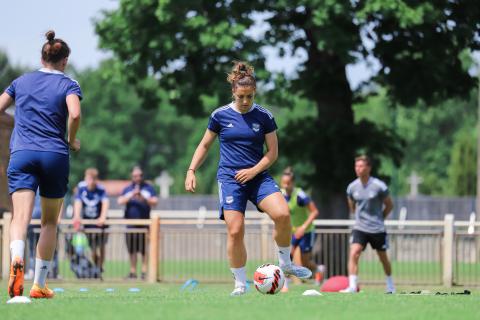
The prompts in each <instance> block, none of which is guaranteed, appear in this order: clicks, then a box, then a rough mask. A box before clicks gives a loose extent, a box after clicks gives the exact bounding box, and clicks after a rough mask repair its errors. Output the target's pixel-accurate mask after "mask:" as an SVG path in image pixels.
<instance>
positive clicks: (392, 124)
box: [354, 90, 477, 196]
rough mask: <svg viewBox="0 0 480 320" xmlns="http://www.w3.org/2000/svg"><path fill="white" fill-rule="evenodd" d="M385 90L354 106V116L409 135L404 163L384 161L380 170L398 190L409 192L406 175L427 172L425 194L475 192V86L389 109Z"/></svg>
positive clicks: (406, 139)
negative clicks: (464, 93)
mask: <svg viewBox="0 0 480 320" xmlns="http://www.w3.org/2000/svg"><path fill="white" fill-rule="evenodd" d="M388 103H389V100H388V97H387V96H386V93H385V91H381V92H380V94H379V95H377V96H375V97H370V98H369V99H368V100H367V101H366V102H364V103H359V104H356V105H355V106H354V110H355V121H356V122H360V121H362V120H365V119H368V120H370V121H373V122H375V123H377V124H378V125H381V126H386V127H388V128H390V129H391V130H395V131H396V132H397V133H398V135H399V136H400V137H401V138H402V139H403V140H404V141H405V147H404V157H403V160H402V161H401V165H400V167H398V168H396V167H395V166H393V165H392V164H391V162H389V161H382V162H381V166H380V167H379V171H380V174H381V175H386V176H390V177H392V178H393V179H392V180H393V181H392V184H393V185H394V186H395V187H396V188H397V190H396V191H397V193H398V194H401V195H405V194H408V192H409V185H408V183H407V178H408V176H410V174H411V173H412V172H413V171H415V172H417V174H419V175H420V176H421V177H422V178H423V183H422V184H420V187H419V188H420V189H419V190H420V192H421V193H422V194H426V195H451V196H454V195H473V194H474V191H475V190H476V188H475V184H476V145H475V141H476V140H475V137H476V134H475V133H476V120H477V118H476V112H477V96H476V90H472V93H471V94H470V95H469V97H468V99H458V98H456V99H455V98H453V99H447V100H445V101H444V102H441V103H438V104H436V105H431V106H427V105H425V103H422V102H420V103H418V104H417V105H416V106H415V107H414V108H412V107H409V108H407V107H403V106H398V107H397V108H393V109H392V108H391V109H387V108H385V106H386V105H388Z"/></svg>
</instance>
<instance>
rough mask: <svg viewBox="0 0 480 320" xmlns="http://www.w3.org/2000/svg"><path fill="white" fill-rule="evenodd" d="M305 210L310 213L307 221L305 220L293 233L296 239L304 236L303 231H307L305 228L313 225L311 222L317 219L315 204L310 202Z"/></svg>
mask: <svg viewBox="0 0 480 320" xmlns="http://www.w3.org/2000/svg"><path fill="white" fill-rule="evenodd" d="M307 208H308V211H310V214H309V215H308V217H307V220H305V222H304V223H303V224H302V225H301V226H300V227H298V228H297V230H296V231H295V237H296V238H297V239H300V238H301V237H303V235H304V234H305V230H307V228H308V227H309V226H310V225H311V224H312V223H313V220H315V218H316V217H318V209H317V206H316V205H315V202H313V201H312V200H310V201H309V202H308V204H307Z"/></svg>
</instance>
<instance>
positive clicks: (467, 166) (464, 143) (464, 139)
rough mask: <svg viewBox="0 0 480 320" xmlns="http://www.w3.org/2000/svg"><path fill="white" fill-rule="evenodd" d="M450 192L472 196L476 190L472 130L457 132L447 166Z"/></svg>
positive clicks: (475, 157)
mask: <svg viewBox="0 0 480 320" xmlns="http://www.w3.org/2000/svg"><path fill="white" fill-rule="evenodd" d="M448 178H449V183H448V187H449V189H450V193H451V194H455V195H459V196H473V195H475V194H476V191H477V179H476V178H477V147H476V139H475V134H474V131H473V130H471V131H466V130H464V131H462V132H459V134H458V138H457V139H456V141H455V144H454V145H453V147H452V159H451V162H450V166H449V168H448Z"/></svg>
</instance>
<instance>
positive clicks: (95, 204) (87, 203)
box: [75, 181, 108, 219]
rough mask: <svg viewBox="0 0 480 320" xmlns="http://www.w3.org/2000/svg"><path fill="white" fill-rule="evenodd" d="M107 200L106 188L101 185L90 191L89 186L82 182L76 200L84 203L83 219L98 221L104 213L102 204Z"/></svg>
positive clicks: (78, 187)
mask: <svg viewBox="0 0 480 320" xmlns="http://www.w3.org/2000/svg"><path fill="white" fill-rule="evenodd" d="M107 199H108V197H107V193H106V191H105V188H104V187H103V186H101V185H97V186H96V188H95V189H93V190H89V189H88V188H87V184H86V183H85V182H84V181H82V182H80V183H79V184H78V186H77V193H76V194H75V200H76V201H80V202H81V203H82V218H83V219H98V218H99V217H100V213H101V211H102V202H103V201H104V200H107Z"/></svg>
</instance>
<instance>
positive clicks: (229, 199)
mask: <svg viewBox="0 0 480 320" xmlns="http://www.w3.org/2000/svg"><path fill="white" fill-rule="evenodd" d="M225 202H226V203H227V204H231V203H233V196H227V197H226V198H225Z"/></svg>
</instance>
